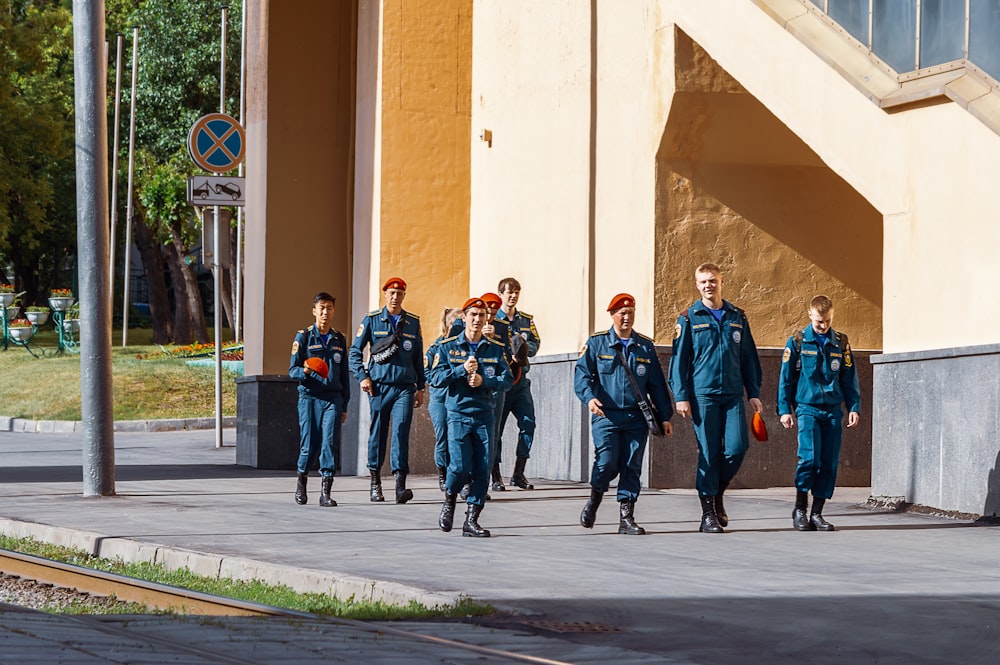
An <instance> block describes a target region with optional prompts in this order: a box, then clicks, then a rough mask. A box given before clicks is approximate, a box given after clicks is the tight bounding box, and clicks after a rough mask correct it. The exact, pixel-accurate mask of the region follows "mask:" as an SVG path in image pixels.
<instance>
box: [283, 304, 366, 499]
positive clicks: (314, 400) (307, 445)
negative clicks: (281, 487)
mask: <svg viewBox="0 0 1000 665" xmlns="http://www.w3.org/2000/svg"><path fill="white" fill-rule="evenodd" d="M335 305H336V299H335V298H334V297H333V296H331V295H330V294H329V293H327V292H325V291H322V292H320V293H317V294H316V295H315V297H313V309H312V312H313V318H314V319H315V321H314V323H313V324H312V325H310V326H309V327H308V328H306V329H305V330H300V331H298V332H297V333H296V334H295V341H294V342H292V357H291V362H290V363H289V368H288V376H290V377H291V378H293V379H295V380H297V381H298V382H299V386H298V390H299V401H298V409H299V459H298V462H297V464H296V468H297V470H298V483H297V484H296V487H295V503H297V504H299V505H302V504H305V503H307V502H308V501H309V497H308V495H307V494H306V482H307V479H308V477H309V470H310V469H311V468H312V467H313V466H314V465H315V464H316V462H317V460H318V461H319V472H320V475H321V476H322V479H323V480H322V486H321V490H320V496H319V505H321V506H336V505H337V502H336V501H334V500H333V499H332V498H330V490H331V488H332V487H333V476H334V474H335V473H336V472H337V469H338V468H339V467H340V427H341V425H343V424H344V421H345V420H347V403H348V402H349V401H350V399H351V384H350V381H349V377H350V373H349V371H348V367H347V339H346V338H345V337H344V335H343V334H341V333H340V332H338V331H336V330H334V329H333V313H334V307H335Z"/></svg>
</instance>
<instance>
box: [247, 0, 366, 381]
mask: <svg viewBox="0 0 1000 665" xmlns="http://www.w3.org/2000/svg"><path fill="white" fill-rule="evenodd" d="M303 16H308V17H309V20H308V21H303V20H302V19H303ZM355 21H356V14H355V3H353V2H336V3H329V2H326V1H325V0H308V1H304V2H300V3H294V4H293V3H286V2H270V1H268V0H259V1H258V2H253V3H247V54H248V65H247V115H246V131H247V155H246V162H247V170H246V173H247V185H246V192H247V204H246V239H245V243H246V244H245V248H246V249H245V253H244V260H245V271H244V274H245V278H246V279H245V281H244V289H245V291H244V302H245V305H244V308H243V312H244V314H243V316H244V341H245V346H246V352H245V358H246V360H245V373H246V374H247V375H248V376H251V375H260V374H285V373H287V372H288V358H289V349H290V348H291V343H292V339H293V337H294V335H295V331H296V330H297V329H299V328H302V327H305V326H307V325H309V324H310V323H311V322H312V320H313V319H312V314H311V309H312V297H313V295H314V294H315V293H316V292H317V291H321V290H323V291H329V292H330V293H332V294H333V295H334V296H335V297H337V312H336V316H335V318H334V327H336V328H337V329H339V330H342V331H344V332H345V334H348V335H349V331H350V293H351V279H352V271H351V263H352V257H351V251H350V250H351V234H352V230H351V220H352V216H353V213H352V211H353V206H354V202H353V171H354V165H353V150H352V145H353V132H354V53H355V46H356V45H355V34H356V33H355ZM303 63H309V65H308V66H304V64H303ZM317 72H322V73H323V76H317Z"/></svg>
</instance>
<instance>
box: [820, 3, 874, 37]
mask: <svg viewBox="0 0 1000 665" xmlns="http://www.w3.org/2000/svg"><path fill="white" fill-rule="evenodd" d="M827 14H829V16H830V18H832V19H833V20H834V21H836V22H837V23H839V24H840V25H841V26H842V27H843V28H844V29H845V30H847V32H849V33H850V34H851V36H853V37H854V38H855V39H857V40H858V41H859V42H861V43H862V44H866V45H867V44H868V0H830V6H829V8H828V9H827Z"/></svg>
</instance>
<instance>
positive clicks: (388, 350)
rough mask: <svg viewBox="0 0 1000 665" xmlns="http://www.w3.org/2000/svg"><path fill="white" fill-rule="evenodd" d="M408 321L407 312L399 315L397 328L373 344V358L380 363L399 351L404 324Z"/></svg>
mask: <svg viewBox="0 0 1000 665" xmlns="http://www.w3.org/2000/svg"><path fill="white" fill-rule="evenodd" d="M404 323H406V314H400V315H399V322H398V323H396V330H395V332H393V333H392V334H391V335H386V336H385V337H383V338H382V339H380V340H379V341H377V342H375V343H374V344H372V346H371V356H372V360H374V361H375V362H377V363H379V364H380V365H382V364H385V363H387V362H389V360H390V359H391V358H392V357H393V356H394V355H396V353H397V352H398V351H399V340H401V339H402V338H403V324H404Z"/></svg>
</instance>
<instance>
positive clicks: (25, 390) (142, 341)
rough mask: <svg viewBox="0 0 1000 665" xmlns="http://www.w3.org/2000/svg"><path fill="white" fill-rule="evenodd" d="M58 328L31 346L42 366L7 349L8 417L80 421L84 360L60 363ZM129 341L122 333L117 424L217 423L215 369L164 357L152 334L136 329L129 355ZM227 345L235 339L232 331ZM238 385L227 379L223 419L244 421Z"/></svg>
mask: <svg viewBox="0 0 1000 665" xmlns="http://www.w3.org/2000/svg"><path fill="white" fill-rule="evenodd" d="M50 327H51V324H47V325H46V326H43V327H42V329H40V330H39V332H38V334H37V335H35V337H34V338H32V340H31V343H30V347H31V349H32V350H34V351H35V352H36V353H38V354H39V355H40V356H41V357H39V358H34V357H32V356H31V354H29V353H28V352H27V351H26V350H25V349H23V348H21V347H19V346H15V345H13V344H11V345H10V346H9V348H8V349H7V350H6V351H4V350H3V349H2V346H0V416H13V417H15V418H28V419H31V420H80V356H79V354H74V353H63V354H61V355H56V353H55V352H56V349H57V347H58V344H59V342H58V339H57V337H56V333H55V332H54V331H53V330H51V328H50ZM209 336H210V337H211V336H212V332H211V330H210V331H209ZM121 337H122V335H121V330H116V331H114V334H113V335H112V338H111V339H112V344H113V346H112V349H111V368H112V374H113V377H114V379H113V380H114V418H115V420H158V419H162V418H207V417H212V416H214V415H215V368H214V367H212V366H208V367H192V366H190V365H188V364H187V363H186V362H185V361H186V360H187V359H185V358H172V357H168V356H163V355H161V354H160V347H158V346H154V345H151V344H150V339H151V337H152V331H151V330H149V329H142V328H136V329H130V330H129V334H128V337H129V339H128V341H129V346H127V347H124V348H123V347H122V346H121ZM222 339H223V340H227V339H232V335H231V334H228V331H225V332H224V333H223V336H222ZM211 357H214V356H211ZM235 379H236V375H235V374H233V373H231V372H228V371H225V370H224V371H223V373H222V412H223V414H224V415H227V416H233V415H236V383H235Z"/></svg>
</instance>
